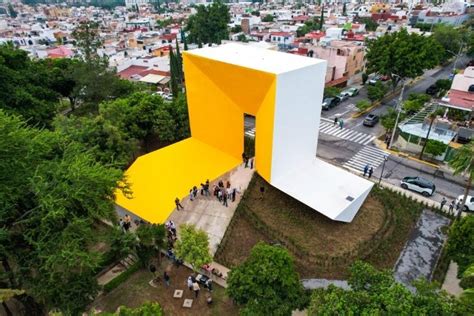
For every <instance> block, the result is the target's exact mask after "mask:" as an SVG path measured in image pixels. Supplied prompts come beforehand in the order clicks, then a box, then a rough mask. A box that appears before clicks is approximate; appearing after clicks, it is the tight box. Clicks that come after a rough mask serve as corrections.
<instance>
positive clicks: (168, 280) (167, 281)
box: [163, 271, 170, 287]
mask: <svg viewBox="0 0 474 316" xmlns="http://www.w3.org/2000/svg"><path fill="white" fill-rule="evenodd" d="M163 280H165V284H166V287H169V286H170V276H169V275H168V273H167V272H166V271H165V272H163Z"/></svg>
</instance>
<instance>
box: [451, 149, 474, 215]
mask: <svg viewBox="0 0 474 316" xmlns="http://www.w3.org/2000/svg"><path fill="white" fill-rule="evenodd" d="M449 166H450V167H451V168H453V170H454V174H455V175H459V174H466V176H467V178H468V180H467V184H466V188H465V190H464V198H463V199H462V203H461V205H465V204H466V200H467V196H468V195H469V190H470V189H471V185H472V178H473V175H474V142H472V141H471V142H470V143H468V144H466V145H463V146H462V147H461V148H460V149H458V150H457V151H456V153H455V154H454V156H453V158H452V159H451V160H450V161H449ZM458 216H461V212H459V213H458Z"/></svg>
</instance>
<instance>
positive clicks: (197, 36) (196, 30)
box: [186, 1, 230, 45]
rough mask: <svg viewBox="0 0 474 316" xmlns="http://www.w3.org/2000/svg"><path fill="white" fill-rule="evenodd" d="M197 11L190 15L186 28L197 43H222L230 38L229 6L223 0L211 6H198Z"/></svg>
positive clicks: (190, 38) (192, 40)
mask: <svg viewBox="0 0 474 316" xmlns="http://www.w3.org/2000/svg"><path fill="white" fill-rule="evenodd" d="M196 9H197V13H196V14H193V15H191V16H190V17H189V19H188V22H187V26H186V30H187V31H188V32H189V36H188V38H189V40H190V41H191V42H193V43H197V44H200V45H201V44H212V43H215V44H220V43H221V41H222V40H226V39H228V38H229V29H228V26H227V25H228V24H229V22H230V14H229V8H228V7H227V6H226V5H225V4H223V3H222V2H221V1H214V2H213V3H212V4H211V5H209V6H203V5H199V6H197V8H196Z"/></svg>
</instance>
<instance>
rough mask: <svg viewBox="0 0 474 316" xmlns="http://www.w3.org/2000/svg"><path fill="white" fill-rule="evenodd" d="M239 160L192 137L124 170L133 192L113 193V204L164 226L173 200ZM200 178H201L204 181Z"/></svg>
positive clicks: (228, 168)
mask: <svg viewBox="0 0 474 316" xmlns="http://www.w3.org/2000/svg"><path fill="white" fill-rule="evenodd" d="M239 163H240V160H239V159H236V158H235V157H233V156H231V155H229V154H226V153H224V152H222V151H220V150H218V149H216V148H215V147H212V146H209V145H207V144H206V143H203V142H201V141H199V140H197V139H195V138H188V139H185V140H183V141H181V142H178V143H176V144H173V145H170V146H167V147H165V148H162V149H160V150H157V151H154V152H152V153H149V154H147V155H144V156H141V157H139V158H138V159H137V160H136V161H135V162H134V163H133V165H132V166H131V167H130V168H129V169H128V170H127V171H126V173H125V174H126V177H127V182H128V183H129V184H130V186H131V190H132V192H133V195H132V198H131V199H128V198H127V197H125V196H124V195H123V194H122V193H121V192H120V191H117V192H116V203H117V204H118V205H120V206H121V207H123V208H125V209H127V210H129V211H131V212H133V213H134V214H136V215H138V216H140V217H141V218H143V219H144V220H146V221H149V222H151V223H164V222H165V221H166V219H167V218H168V216H169V215H170V214H171V213H172V212H173V210H174V207H175V205H174V200H175V198H176V197H179V198H180V199H181V198H183V197H184V196H186V195H187V194H189V190H190V189H191V188H192V187H193V186H194V185H195V186H197V187H198V188H199V185H200V183H203V182H204V181H206V179H209V180H211V181H212V180H213V179H216V178H218V177H219V176H221V175H222V174H224V173H226V172H228V171H229V170H231V169H233V168H235V167H236V166H237V165H239ZM203 175H205V176H204V178H203Z"/></svg>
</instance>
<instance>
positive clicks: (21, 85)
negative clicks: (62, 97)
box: [0, 44, 59, 127]
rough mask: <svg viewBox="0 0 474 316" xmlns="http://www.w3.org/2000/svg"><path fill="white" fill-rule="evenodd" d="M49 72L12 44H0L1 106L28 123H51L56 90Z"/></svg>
mask: <svg viewBox="0 0 474 316" xmlns="http://www.w3.org/2000/svg"><path fill="white" fill-rule="evenodd" d="M52 77H53V74H52V72H51V71H50V70H49V69H48V68H47V67H46V66H45V64H44V63H43V62H36V61H32V60H30V59H29V58H28V55H27V53H26V52H25V51H22V50H20V49H16V48H14V47H13V45H12V44H4V45H0V109H4V110H5V111H7V112H8V113H11V114H16V115H21V116H22V117H23V118H24V119H25V120H26V121H27V122H28V124H30V125H32V126H39V127H50V125H51V121H52V119H53V117H54V115H55V114H56V104H57V102H58V97H59V94H58V93H57V92H56V91H55V90H54V86H53V83H54V80H52Z"/></svg>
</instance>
